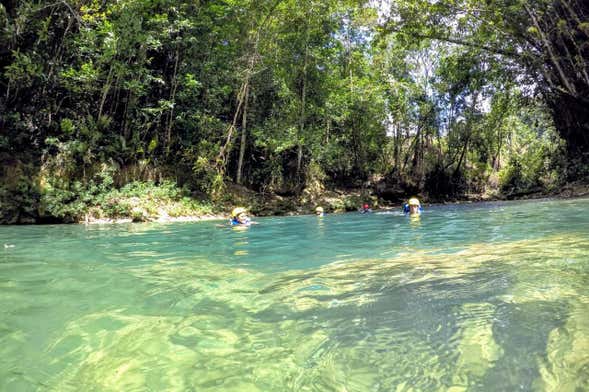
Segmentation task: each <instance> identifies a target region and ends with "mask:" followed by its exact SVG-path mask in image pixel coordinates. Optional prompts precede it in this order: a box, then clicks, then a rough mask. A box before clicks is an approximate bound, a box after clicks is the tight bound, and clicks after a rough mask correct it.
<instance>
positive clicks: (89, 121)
mask: <svg viewBox="0 0 589 392" xmlns="http://www.w3.org/2000/svg"><path fill="white" fill-rule="evenodd" d="M587 8H588V7H587V5H586V4H585V2H583V1H582V0H550V1H549V0H497V1H495V0H493V1H485V2H482V1H478V0H438V1H432V0H422V1H413V0H394V1H393V0H391V1H380V2H377V1H359V0H356V1H332V0H323V1H318V0H303V1H292V0H283V1H280V0H260V1H248V0H243V1H234V0H219V1H204V0H202V1H193V0H191V1H184V0H175V1H171V0H119V1H108V0H103V1H97V0H59V1H40V0H25V1H14V0H9V1H5V2H3V3H2V4H0V113H1V116H0V129H1V134H0V161H1V162H2V167H3V169H2V173H0V176H1V177H2V178H3V185H2V187H1V188H0V200H1V203H2V208H1V210H2V214H3V215H4V216H8V215H14V214H15V213H17V214H25V215H27V214H28V215H31V216H56V217H60V216H63V215H64V214H66V213H65V212H63V211H62V210H60V209H58V208H57V207H56V206H58V205H62V204H68V203H69V204H72V203H79V205H80V206H81V207H80V208H79V209H77V210H75V211H74V212H69V213H68V214H74V215H75V214H79V213H80V211H83V209H84V208H86V207H87V206H88V202H87V201H85V200H87V199H88V194H89V193H88V192H90V194H95V193H96V192H99V191H98V190H96V189H98V187H100V186H102V187H103V188H104V189H106V188H109V189H110V188H118V187H122V186H124V185H125V184H128V183H130V182H132V181H137V180H142V181H155V182H156V183H162V182H164V181H165V180H168V179H172V180H173V181H175V182H176V183H177V184H179V185H180V186H184V187H185V188H187V189H188V190H189V191H190V192H192V194H193V195H196V194H200V195H206V197H208V198H212V199H213V200H217V199H220V198H222V197H223V195H224V194H225V190H226V185H227V184H229V183H233V182H234V183H238V184H242V185H244V186H246V187H248V188H250V189H253V190H255V191H257V192H262V193H265V192H271V193H276V194H283V195H288V194H300V193H301V192H302V191H303V190H304V189H322V187H323V186H328V187H365V186H366V184H370V186H371V187H374V189H375V190H376V191H377V192H379V195H380V196H381V197H385V198H388V199H389V200H392V201H395V200H397V199H398V198H400V197H402V196H403V195H405V194H410V193H421V194H425V195H428V196H429V197H430V198H431V199H436V198H437V199H444V198H448V197H459V196H460V195H466V194H474V193H479V194H480V193H485V192H489V191H492V190H497V191H500V192H504V193H517V192H521V191H525V190H530V189H537V188H542V189H550V188H554V187H557V186H559V185H560V184H562V182H563V181H565V180H571V179H578V178H584V177H586V176H587V173H588V171H589V169H588V162H589V98H588V97H589V76H588V74H589V65H588V64H589V17H588V13H589V10H588V9H587ZM317 187H319V188H317ZM90 189H92V190H93V191H90ZM104 189H103V190H104ZM93 192H94V193H93ZM84 195H86V196H84ZM85 203H86V204H85ZM15 211H16V212H15Z"/></svg>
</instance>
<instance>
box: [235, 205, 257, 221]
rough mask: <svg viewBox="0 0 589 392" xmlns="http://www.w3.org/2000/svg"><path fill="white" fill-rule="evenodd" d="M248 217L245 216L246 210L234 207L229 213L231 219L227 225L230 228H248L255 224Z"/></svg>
mask: <svg viewBox="0 0 589 392" xmlns="http://www.w3.org/2000/svg"><path fill="white" fill-rule="evenodd" d="M256 223H258V222H253V221H252V220H251V219H250V218H249V216H247V210H246V209H245V208H243V207H236V208H234V209H233V211H231V218H230V219H229V225H231V226H249V225H253V224H256Z"/></svg>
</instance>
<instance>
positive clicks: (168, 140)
mask: <svg viewBox="0 0 589 392" xmlns="http://www.w3.org/2000/svg"><path fill="white" fill-rule="evenodd" d="M179 60H180V48H179V47H178V46H177V47H176V60H175V62H174V74H173V75H172V91H171V93H170V102H171V103H172V107H171V108H170V113H169V114H168V125H167V127H166V156H167V155H170V144H171V140H172V126H173V124H174V107H175V106H176V103H175V102H174V100H175V99H176V89H177V87H178V78H177V75H178V62H179Z"/></svg>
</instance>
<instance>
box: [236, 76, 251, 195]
mask: <svg viewBox="0 0 589 392" xmlns="http://www.w3.org/2000/svg"><path fill="white" fill-rule="evenodd" d="M244 94H245V97H244V100H245V102H244V104H243V114H242V117H241V142H240V145H239V161H238V162H237V183H238V184H240V185H241V175H242V171H243V158H244V156H245V146H246V142H247V104H248V101H249V85H248V86H246V88H245V93H244Z"/></svg>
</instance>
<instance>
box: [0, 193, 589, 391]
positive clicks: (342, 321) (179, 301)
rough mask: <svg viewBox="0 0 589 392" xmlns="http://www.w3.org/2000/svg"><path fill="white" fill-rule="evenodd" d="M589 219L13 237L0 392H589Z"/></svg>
mask: <svg viewBox="0 0 589 392" xmlns="http://www.w3.org/2000/svg"><path fill="white" fill-rule="evenodd" d="M588 212H589V199H577V200H541V201H528V202H507V203H483V204H476V205H459V206H436V207H430V208H426V211H425V212H424V213H423V214H422V216H421V217H420V219H419V220H412V219H409V218H407V217H405V216H403V215H402V214H399V213H398V212H391V213H374V214H368V215H361V214H342V215H327V216H325V217H323V218H317V217H315V216H300V217H285V218H263V219H258V221H259V222H260V224H259V225H256V226H252V227H250V228H248V229H245V230H243V229H231V228H218V227H215V224H216V223H218V222H202V223H177V224H129V225H105V226H89V227H85V226H81V225H70V226H66V225H62V226H20V227H14V226H12V227H0V247H2V246H3V247H2V248H0V391H46V390H47V391H80V390H94V391H121V390H124V391H146V390H147V391H149V390H151V391H163V390H165V391H187V390H198V391H207V390H211V391H216V390H223V391H416V390H450V391H466V390H468V391H495V390H496V391H507V390H509V391H513V390H534V391H535V390H546V391H583V390H589V214H588Z"/></svg>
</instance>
